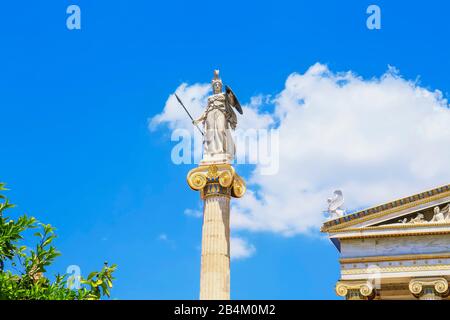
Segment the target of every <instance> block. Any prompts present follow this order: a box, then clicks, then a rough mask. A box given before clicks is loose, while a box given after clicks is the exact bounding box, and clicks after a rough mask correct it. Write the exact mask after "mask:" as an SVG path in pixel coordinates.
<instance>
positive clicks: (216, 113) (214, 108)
mask: <svg viewBox="0 0 450 320" xmlns="http://www.w3.org/2000/svg"><path fill="white" fill-rule="evenodd" d="M204 117H205V122H204V123H205V138H204V139H205V142H204V158H205V159H206V158H215V157H217V156H220V155H228V156H229V157H231V159H233V158H234V155H235V145H234V141H233V138H232V136H231V130H230V129H235V128H236V123H237V121H236V114H235V113H234V111H233V110H232V108H231V106H230V105H229V104H228V102H227V99H226V96H225V94H224V93H219V94H214V95H212V96H210V97H209V98H208V106H207V108H206V110H205V114H204Z"/></svg>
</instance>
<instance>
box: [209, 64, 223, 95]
mask: <svg viewBox="0 0 450 320" xmlns="http://www.w3.org/2000/svg"><path fill="white" fill-rule="evenodd" d="M211 85H212V89H213V93H214V94H218V93H221V92H222V80H220V78H219V70H214V78H213V79H212V81H211Z"/></svg>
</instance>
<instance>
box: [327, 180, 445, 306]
mask: <svg viewBox="0 0 450 320" xmlns="http://www.w3.org/2000/svg"><path fill="white" fill-rule="evenodd" d="M449 208H450V185H446V186H442V187H438V188H435V189H433V190H429V191H425V192H421V193H418V194H415V195H411V196H409V197H405V198H402V199H398V200H394V201H391V202H388V203H384V204H381V205H378V206H375V207H371V208H368V209H365V210H362V211H358V212H354V213H351V214H348V215H344V216H341V217H338V218H335V219H332V220H328V221H326V222H325V223H324V224H323V226H322V229H321V230H322V232H325V233H327V234H328V236H329V238H330V240H331V241H332V243H333V244H334V245H335V246H336V248H337V250H338V251H339V253H340V259H339V262H340V273H341V276H340V279H339V280H338V281H337V283H336V294H337V295H339V296H341V297H345V298H346V299H364V300H370V299H422V300H429V299H433V300H434V299H447V300H448V299H450V298H449V287H448V281H449V279H450V212H449V211H450V209H449Z"/></svg>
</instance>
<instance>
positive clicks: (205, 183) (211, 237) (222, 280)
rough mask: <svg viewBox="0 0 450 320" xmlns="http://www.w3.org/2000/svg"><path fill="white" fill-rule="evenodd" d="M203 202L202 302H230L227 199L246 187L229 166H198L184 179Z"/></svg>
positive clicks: (240, 194)
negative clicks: (197, 192)
mask: <svg viewBox="0 0 450 320" xmlns="http://www.w3.org/2000/svg"><path fill="white" fill-rule="evenodd" d="M187 180H188V184H189V186H190V187H191V188H192V189H193V190H196V191H200V196H201V198H202V200H203V201H204V207H203V228H202V258H201V273H200V299H201V300H229V299H230V199H231V197H234V198H240V197H242V196H243V195H244V193H245V189H246V187H245V183H244V181H243V180H242V178H241V177H239V176H238V175H237V174H236V172H235V170H234V168H233V167H232V166H231V165H229V164H217V165H216V164H211V165H200V166H199V167H198V168H195V169H193V170H191V171H190V172H189V174H188V177H187Z"/></svg>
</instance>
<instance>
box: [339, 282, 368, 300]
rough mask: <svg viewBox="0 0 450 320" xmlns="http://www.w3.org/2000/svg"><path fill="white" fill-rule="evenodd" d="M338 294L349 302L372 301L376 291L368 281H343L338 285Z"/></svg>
mask: <svg viewBox="0 0 450 320" xmlns="http://www.w3.org/2000/svg"><path fill="white" fill-rule="evenodd" d="M336 294H337V295H338V296H340V297H345V298H346V299H347V300H372V299H373V298H374V297H375V295H376V290H375V288H374V286H373V284H372V283H371V282H370V281H367V280H355V281H345V280H341V281H338V282H337V283H336Z"/></svg>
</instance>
